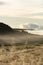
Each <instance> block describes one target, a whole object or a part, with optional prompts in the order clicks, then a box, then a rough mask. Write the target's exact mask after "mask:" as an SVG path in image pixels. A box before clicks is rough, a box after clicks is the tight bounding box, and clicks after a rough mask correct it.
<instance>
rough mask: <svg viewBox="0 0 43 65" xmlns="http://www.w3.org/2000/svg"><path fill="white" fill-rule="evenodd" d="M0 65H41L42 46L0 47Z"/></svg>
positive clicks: (42, 57)
mask: <svg viewBox="0 0 43 65" xmlns="http://www.w3.org/2000/svg"><path fill="white" fill-rule="evenodd" d="M0 65H43V45H40V46H34V45H32V46H30V45H27V46H26V45H24V46H1V47H0Z"/></svg>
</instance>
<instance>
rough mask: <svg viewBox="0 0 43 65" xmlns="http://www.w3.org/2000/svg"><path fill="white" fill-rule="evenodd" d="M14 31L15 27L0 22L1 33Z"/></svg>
mask: <svg viewBox="0 0 43 65" xmlns="http://www.w3.org/2000/svg"><path fill="white" fill-rule="evenodd" d="M9 32H13V29H12V28H11V27H10V26H8V25H7V24H4V23H1V22H0V34H3V33H9Z"/></svg>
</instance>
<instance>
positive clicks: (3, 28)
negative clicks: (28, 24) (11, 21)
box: [0, 22, 28, 34]
mask: <svg viewBox="0 0 43 65" xmlns="http://www.w3.org/2000/svg"><path fill="white" fill-rule="evenodd" d="M8 33H14V34H27V33H28V32H26V31H24V29H16V28H14V29H13V28H11V27H10V26H9V25H7V24H4V23H2V22H0V34H8Z"/></svg>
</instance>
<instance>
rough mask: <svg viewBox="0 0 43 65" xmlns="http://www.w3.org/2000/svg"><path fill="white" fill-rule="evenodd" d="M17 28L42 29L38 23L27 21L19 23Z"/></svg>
mask: <svg viewBox="0 0 43 65" xmlns="http://www.w3.org/2000/svg"><path fill="white" fill-rule="evenodd" d="M19 28H24V29H34V30H43V26H40V25H38V24H36V23H29V24H24V25H20V27H19Z"/></svg>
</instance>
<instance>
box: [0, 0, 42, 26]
mask: <svg viewBox="0 0 43 65" xmlns="http://www.w3.org/2000/svg"><path fill="white" fill-rule="evenodd" d="M1 21H2V22H4V23H6V24H8V25H10V26H11V27H18V26H19V25H21V24H25V23H38V24H39V25H42V26H43V0H0V22H1Z"/></svg>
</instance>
